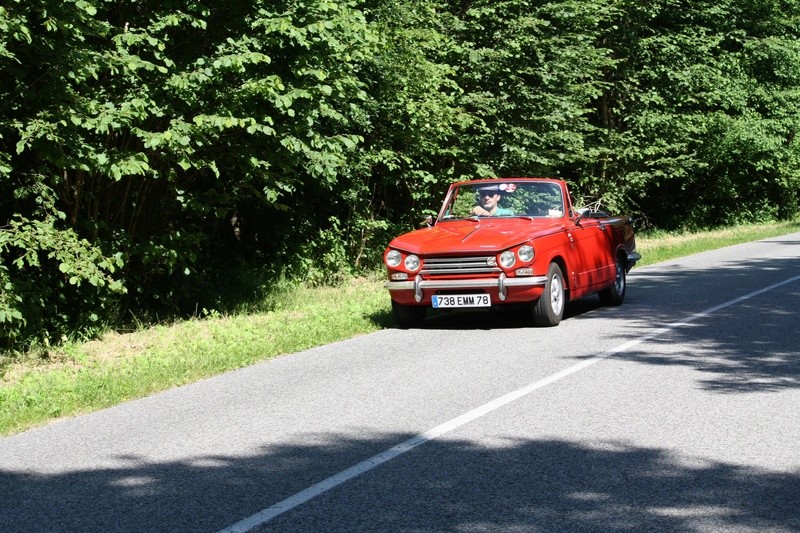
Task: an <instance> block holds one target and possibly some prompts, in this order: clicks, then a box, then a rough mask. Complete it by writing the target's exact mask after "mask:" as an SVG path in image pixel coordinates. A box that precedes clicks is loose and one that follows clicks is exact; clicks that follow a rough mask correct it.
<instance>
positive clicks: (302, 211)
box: [0, 0, 800, 338]
mask: <svg viewBox="0 0 800 533" xmlns="http://www.w3.org/2000/svg"><path fill="white" fill-rule="evenodd" d="M798 28H800V3H798V2H797V0H782V1H780V2H779V1H777V0H766V1H763V2H753V1H752V0H713V1H712V0H701V1H693V2H689V1H687V0H654V1H649V2H640V1H634V0H621V1H618V0H535V1H533V2H531V1H523V0H501V1H496V0H495V1H489V0H471V1H469V2H461V1H459V2H455V1H449V0H394V1H390V0H345V1H332V0H282V1H280V2H267V1H265V0H256V1H241V0H234V1H230V2H215V1H211V2H203V3H200V4H199V3H196V2H183V3H177V4H176V3H170V2H168V3H164V2H161V3H159V2H145V3H142V2H134V1H132V0H123V1H120V2H105V1H100V0H70V1H67V2H61V1H55V0H26V1H22V0H11V1H9V2H5V3H4V4H3V6H2V7H0V68H2V69H3V73H4V80H3V82H2V83H0V101H1V102H2V105H0V228H2V229H0V232H5V233H2V235H4V237H3V238H4V239H5V240H4V241H3V242H4V243H5V245H4V246H5V248H3V249H2V252H1V254H2V262H0V286H4V287H6V288H5V289H4V291H5V292H4V293H3V295H2V296H0V313H3V314H2V318H0V323H2V324H6V326H8V328H7V329H5V330H3V331H5V334H6V335H7V336H9V337H10V335H12V334H13V335H22V336H24V335H26V333H23V332H24V331H27V332H35V331H49V332H52V334H53V338H59V337H60V335H61V334H62V333H63V331H70V330H73V331H74V330H75V329H77V330H80V331H93V329H92V328H94V327H96V324H98V323H102V322H104V321H106V320H107V321H108V322H109V323H113V322H114V318H113V317H114V316H117V317H118V316H125V315H128V316H129V315H130V313H131V312H132V313H133V314H134V315H136V316H139V315H140V314H142V313H153V314H158V315H159V316H169V315H171V314H181V313H186V312H193V310H194V309H196V308H197V307H198V305H199V306H200V307H203V306H205V307H207V308H215V309H216V308H219V304H218V302H217V300H218V299H220V298H222V296H221V295H220V294H219V289H218V287H219V285H220V284H219V283H218V280H219V279H224V280H228V279H229V278H232V277H233V276H232V275H231V274H230V272H252V271H256V270H258V271H267V272H268V273H269V275H271V276H275V277H279V276H284V275H285V276H289V277H297V278H305V279H313V280H314V281H320V282H321V281H324V280H326V279H329V278H330V279H334V278H336V276H337V275H338V274H339V272H341V271H344V272H347V271H349V270H351V268H363V267H369V266H371V265H375V264H378V263H379V262H380V257H381V253H382V251H383V248H384V246H385V243H386V242H387V241H388V239H389V238H391V237H392V236H393V235H394V234H396V233H398V232H399V231H402V230H405V229H408V228H410V227H413V226H415V225H416V224H417V222H418V220H419V219H420V217H421V216H422V215H423V214H425V213H431V212H432V211H433V209H435V207H436V206H437V205H438V203H439V201H440V198H441V195H442V193H443V191H444V189H445V187H446V185H447V184H448V183H449V182H451V181H454V180H458V179H464V178H475V177H485V176H491V175H549V176H561V177H565V178H567V179H568V180H570V182H571V183H572V184H573V186H574V187H575V191H576V192H577V193H578V194H579V195H586V196H590V197H592V198H593V199H599V200H600V201H601V202H602V203H603V204H604V207H605V208H606V209H609V210H612V211H625V212H629V211H631V210H638V211H639V214H641V215H642V216H644V217H646V218H647V219H648V220H649V221H650V222H651V223H653V224H656V225H659V226H662V227H672V226H679V225H690V226H704V225H714V224H721V223H726V222H732V221H735V222H738V221H747V220H760V219H764V218H770V217H785V216H791V215H792V214H794V213H796V212H797V210H798V207H797V206H798V192H797V191H798V190H800V148H799V146H800V145H798V142H797V140H796V135H797V132H798V130H800V111H798V110H799V109H800V45H798V43H800V35H798V33H800V30H798ZM675 205H680V206H681V209H674V208H673V206H675ZM122 257H124V258H125V265H124V266H122V265H121V264H120V263H119V261H121V258H122ZM354 265H355V267H353V266H354ZM243 277H245V278H246V277H248V276H247V275H245V276H243ZM230 281H231V283H230V285H231V286H239V287H241V286H244V285H243V284H242V283H237V280H233V279H231V280H230ZM123 287H129V288H132V290H131V291H130V292H127V293H126V292H124V290H123ZM23 295H24V297H23ZM20 298H22V299H21V300H20ZM209 300H210V301H209ZM52 301H58V302H60V303H59V304H58V305H55V304H51V303H49V302H52ZM65 302H66V303H65ZM93 314H94V315H95V316H96V317H99V318H98V319H97V320H95V319H92V318H91V317H92V315H93ZM71 328H72V329H71ZM17 338H22V337H17Z"/></svg>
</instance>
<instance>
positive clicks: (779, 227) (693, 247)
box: [636, 221, 800, 266]
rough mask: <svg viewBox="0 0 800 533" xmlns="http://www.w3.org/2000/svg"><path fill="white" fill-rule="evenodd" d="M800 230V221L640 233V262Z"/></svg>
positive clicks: (638, 248)
mask: <svg viewBox="0 0 800 533" xmlns="http://www.w3.org/2000/svg"><path fill="white" fill-rule="evenodd" d="M796 231H800V221H794V222H775V223H768V224H752V225H747V226H735V227H732V228H725V229H718V230H711V231H703V232H696V233H663V232H657V233H644V234H642V235H638V236H637V237H636V248H637V250H638V251H639V253H641V254H642V260H641V261H640V262H639V263H637V266H644V265H650V264H654V263H660V262H662V261H669V260H670V259H675V258H677V257H684V256H687V255H692V254H696V253H700V252H705V251H708V250H714V249H716V248H723V247H725V246H732V245H734V244H741V243H745V242H751V241H758V240H761V239H767V238H769V237H777V236H779V235H786V234H787V233H793V232H796Z"/></svg>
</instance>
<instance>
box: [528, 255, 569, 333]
mask: <svg viewBox="0 0 800 533" xmlns="http://www.w3.org/2000/svg"><path fill="white" fill-rule="evenodd" d="M566 303H567V294H566V290H565V287H564V274H563V273H562V272H561V267H559V266H558V265H557V264H555V263H550V268H549V269H548V270H547V282H546V283H545V285H544V292H543V293H542V296H541V298H539V300H537V302H536V303H535V304H534V306H533V322H534V323H535V324H536V325H537V326H544V327H550V326H557V325H558V324H559V322H561V318H562V317H563V316H564V307H565V306H566Z"/></svg>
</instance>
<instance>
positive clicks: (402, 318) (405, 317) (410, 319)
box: [392, 300, 426, 329]
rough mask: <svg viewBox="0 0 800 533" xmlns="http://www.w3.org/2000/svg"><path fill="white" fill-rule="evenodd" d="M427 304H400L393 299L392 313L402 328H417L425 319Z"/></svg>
mask: <svg viewBox="0 0 800 533" xmlns="http://www.w3.org/2000/svg"><path fill="white" fill-rule="evenodd" d="M425 311H426V308H425V306H422V305H405V304H399V303H397V302H395V301H394V300H392V314H394V319H395V321H396V322H397V325H398V326H400V327H401V328H402V329H408V328H415V327H418V326H420V325H421V324H422V321H423V320H425Z"/></svg>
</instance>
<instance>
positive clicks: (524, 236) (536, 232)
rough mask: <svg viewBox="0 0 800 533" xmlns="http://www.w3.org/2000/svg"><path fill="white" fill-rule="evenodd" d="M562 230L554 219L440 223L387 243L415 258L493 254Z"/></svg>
mask: <svg viewBox="0 0 800 533" xmlns="http://www.w3.org/2000/svg"><path fill="white" fill-rule="evenodd" d="M563 227H564V223H563V221H562V220H561V219H560V218H558V219H549V218H545V219H529V218H523V217H518V218H503V219H479V220H477V221H476V220H455V221H440V222H437V223H436V225H435V226H433V227H430V228H424V229H419V230H416V231H412V232H409V233H406V234H404V235H401V236H399V237H397V238H395V239H393V240H392V242H390V243H389V247H390V248H397V249H399V250H403V251H405V252H409V253H413V254H417V255H423V256H425V255H440V254H461V253H480V254H485V253H494V252H500V251H502V250H505V249H507V248H511V247H512V246H516V245H518V244H522V243H524V242H526V241H530V240H532V239H535V238H536V237H540V236H543V235H548V234H550V233H553V232H555V231H558V230H560V229H562V228H563Z"/></svg>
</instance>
